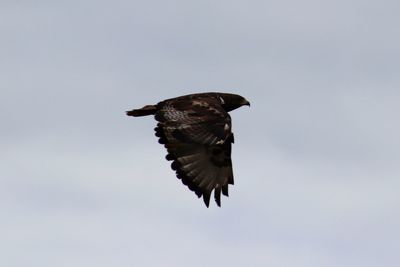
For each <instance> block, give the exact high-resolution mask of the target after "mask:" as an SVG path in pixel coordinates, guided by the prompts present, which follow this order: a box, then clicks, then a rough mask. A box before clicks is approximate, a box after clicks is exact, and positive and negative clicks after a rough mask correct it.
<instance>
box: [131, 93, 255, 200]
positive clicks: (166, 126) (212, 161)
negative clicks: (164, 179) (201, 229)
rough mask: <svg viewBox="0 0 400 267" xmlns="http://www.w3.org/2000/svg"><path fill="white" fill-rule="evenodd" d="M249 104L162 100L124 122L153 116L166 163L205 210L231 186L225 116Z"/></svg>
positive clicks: (220, 97)
mask: <svg viewBox="0 0 400 267" xmlns="http://www.w3.org/2000/svg"><path fill="white" fill-rule="evenodd" d="M243 105H248V106H250V103H249V102H248V101H247V100H246V99H245V98H243V97H242V96H240V95H235V94H226V93H201V94H192V95H185V96H180V97H176V98H171V99H167V100H164V101H161V102H159V103H158V104H156V105H147V106H144V107H143V108H141V109H133V110H131V111H127V112H126V114H127V115H128V116H134V117H140V116H147V115H155V119H156V120H157V121H158V124H157V127H156V128H155V129H154V130H155V131H156V134H155V135H156V136H157V137H159V141H158V142H159V143H160V144H163V145H164V146H165V148H166V149H167V151H168V154H167V156H166V159H167V160H171V161H172V164H171V167H172V169H173V170H175V171H176V175H177V177H178V178H179V179H181V180H182V183H183V184H185V185H186V186H188V187H189V189H190V190H192V191H194V192H195V193H196V195H197V196H198V197H201V196H203V200H204V203H205V204H206V206H207V207H208V206H209V204H210V196H211V193H212V191H213V190H214V198H215V201H216V203H217V204H218V206H221V192H222V194H224V195H225V196H228V184H232V185H233V172H232V161H231V145H232V143H233V142H234V139H233V133H232V123H231V117H230V116H229V114H228V112H229V111H232V110H234V109H237V108H239V107H241V106H243Z"/></svg>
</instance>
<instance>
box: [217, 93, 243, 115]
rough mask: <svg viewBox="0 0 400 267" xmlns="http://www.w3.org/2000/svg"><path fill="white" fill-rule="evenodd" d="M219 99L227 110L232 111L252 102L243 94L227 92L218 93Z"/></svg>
mask: <svg viewBox="0 0 400 267" xmlns="http://www.w3.org/2000/svg"><path fill="white" fill-rule="evenodd" d="M218 98H219V99H218V100H219V101H220V103H221V106H222V107H223V108H224V109H225V110H226V111H227V112H229V111H232V110H234V109H237V108H240V107H241V106H249V107H250V102H249V101H247V100H246V98H244V97H243V96H240V95H235V94H227V93H218Z"/></svg>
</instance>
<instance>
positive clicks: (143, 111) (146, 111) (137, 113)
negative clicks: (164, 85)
mask: <svg viewBox="0 0 400 267" xmlns="http://www.w3.org/2000/svg"><path fill="white" fill-rule="evenodd" d="M156 111H157V107H156V106H155V105H147V106H144V107H142V108H140V109H132V110H131V111H127V112H126V115H128V116H133V117H141V116H147V115H154V114H156Z"/></svg>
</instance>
